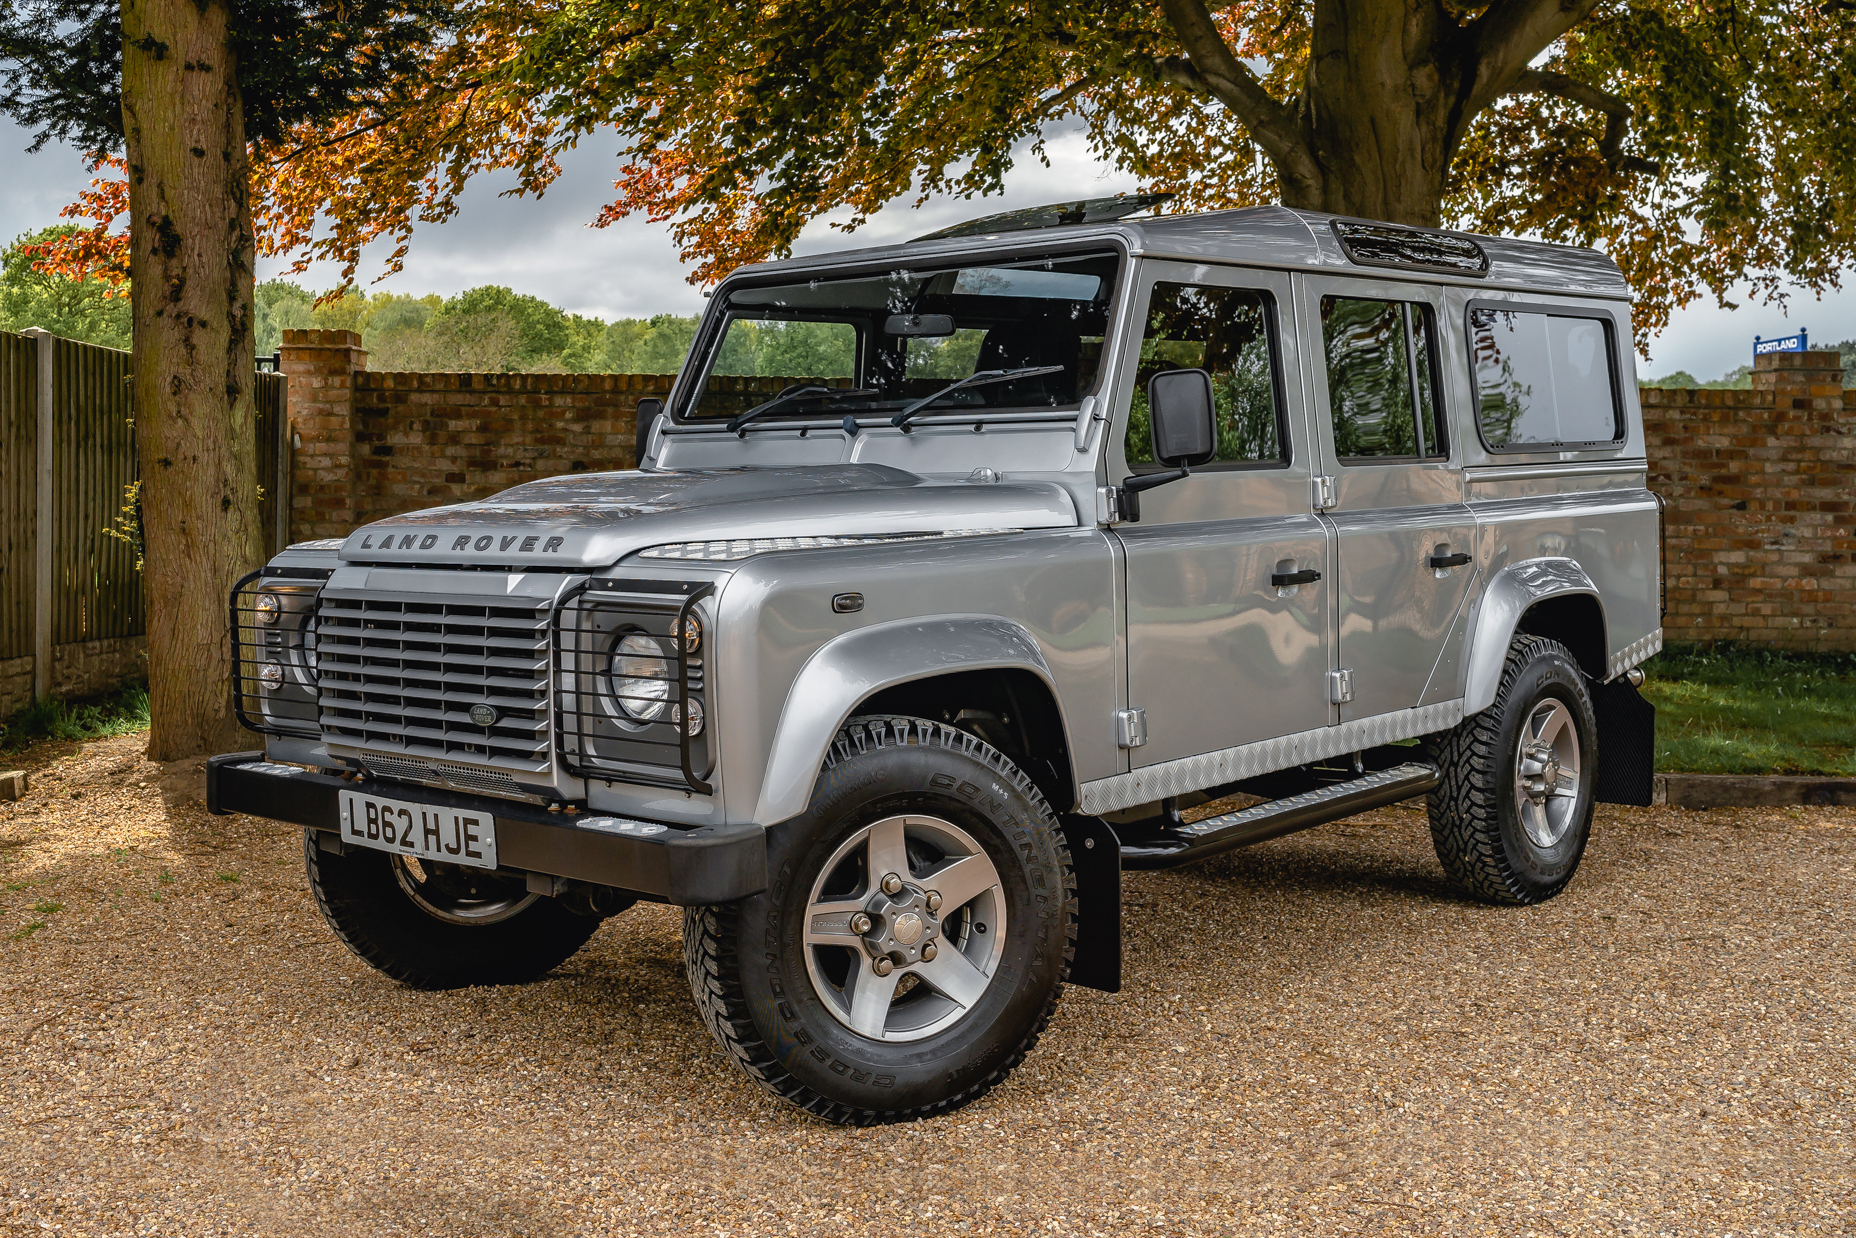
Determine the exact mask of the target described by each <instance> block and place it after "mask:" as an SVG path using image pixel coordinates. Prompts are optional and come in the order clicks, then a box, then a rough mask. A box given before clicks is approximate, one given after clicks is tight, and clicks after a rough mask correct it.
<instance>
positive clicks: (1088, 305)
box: [683, 253, 1121, 422]
mask: <svg viewBox="0 0 1856 1238" xmlns="http://www.w3.org/2000/svg"><path fill="white" fill-rule="evenodd" d="M1120 271H1121V259H1120V258H1119V256H1118V255H1116V254H1113V253H1086V254H1066V255H1055V254H1053V255H1049V256H1042V257H1034V258H1028V259H1022V260H1001V259H992V258H989V259H987V260H985V261H983V262H973V263H971V264H967V265H937V266H933V267H926V268H897V269H894V270H888V271H878V272H872V273H865V274H858V275H848V276H836V277H834V276H829V275H826V276H820V277H816V278H810V279H805V280H795V281H792V282H789V283H780V284H754V285H749V286H746V287H741V288H736V289H733V290H732V291H730V292H728V293H727V294H726V295H725V298H724V301H723V303H722V305H721V306H720V307H719V309H720V314H719V316H718V317H719V323H720V328H719V330H712V331H711V334H710V336H709V338H708V340H707V343H706V345H705V347H706V351H707V359H706V361H705V363H704V365H703V368H702V371H701V375H702V378H701V383H700V385H699V386H697V387H696V388H695V391H696V395H695V396H694V397H693V399H692V400H691V401H690V403H689V405H688V406H686V408H685V410H684V412H683V417H684V418H686V419H691V420H698V421H708V420H711V419H716V418H734V417H738V416H740V415H741V414H742V413H744V412H746V411H747V410H748V409H750V408H753V407H755V406H757V405H761V404H764V403H766V402H767V401H768V400H770V399H771V398H772V397H773V396H774V395H775V393H776V392H779V391H782V390H785V389H788V388H794V387H799V388H805V387H810V388H812V390H809V391H803V390H802V391H798V392H794V393H793V394H791V395H790V396H789V398H788V399H787V400H785V401H784V402H783V403H781V404H780V405H779V406H778V407H777V408H775V409H769V410H767V412H766V414H765V415H764V416H762V415H757V416H756V418H755V420H756V422H763V421H764V422H777V421H779V420H782V419H793V418H798V419H802V420H817V419H819V418H821V417H829V418H830V419H832V420H836V419H838V418H840V417H844V416H847V415H851V416H854V415H858V414H871V413H878V414H880V413H892V414H893V413H899V412H901V411H902V410H904V409H905V408H907V407H909V406H910V405H911V404H912V403H914V402H916V401H918V400H921V399H923V398H925V397H929V396H934V395H935V394H936V393H937V392H938V391H940V390H941V389H942V388H945V387H947V386H949V385H950V384H953V383H955V382H958V381H959V380H961V379H966V378H972V377H974V376H976V375H984V374H985V373H988V372H998V371H1013V370H1026V371H1037V372H1035V373H1027V374H1026V376H1025V377H1022V378H1016V379H1011V380H1009V381H995V382H982V383H978V384H975V385H972V386H966V387H961V388H959V389H957V390H953V391H948V392H946V393H945V394H942V395H941V396H939V398H937V399H935V401H934V402H933V404H931V405H929V406H926V407H924V408H922V409H920V410H919V411H918V412H917V413H915V414H913V418H914V419H916V420H919V419H922V418H931V417H934V416H936V415H937V414H946V413H962V412H967V411H971V410H987V411H1036V410H1041V409H1066V408H1069V409H1073V408H1076V407H1077V406H1078V404H1079V402H1080V401H1081V400H1082V398H1083V397H1084V396H1086V395H1089V394H1090V393H1092V392H1093V391H1094V390H1095V388H1096V383H1097V379H1098V373H1097V371H1098V369H1099V367H1100V363H1101V356H1102V341H1103V337H1104V336H1105V334H1106V333H1107V327H1108V316H1109V307H1110V303H1111V302H1112V300H1113V298H1114V292H1115V287H1116V282H1117V280H1118V278H1119V275H1120ZM743 379H759V380H763V381H759V382H744V381H741V380H743Z"/></svg>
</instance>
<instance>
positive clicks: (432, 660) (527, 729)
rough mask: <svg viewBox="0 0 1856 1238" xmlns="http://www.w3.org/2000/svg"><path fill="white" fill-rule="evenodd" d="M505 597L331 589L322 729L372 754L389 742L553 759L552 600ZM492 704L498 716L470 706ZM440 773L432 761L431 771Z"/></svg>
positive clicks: (325, 601) (324, 617)
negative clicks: (390, 596) (392, 596)
mask: <svg viewBox="0 0 1856 1238" xmlns="http://www.w3.org/2000/svg"><path fill="white" fill-rule="evenodd" d="M498 601H499V602H500V603H501V604H498V605H487V604H485V602H484V601H483V600H481V599H459V600H447V599H438V598H434V599H432V600H430V601H425V600H420V601H390V600H385V599H382V598H379V597H372V596H369V595H367V594H364V593H345V592H338V591H336V590H326V591H324V593H323V595H322V607H321V610H320V613H319V615H318V624H317V637H318V640H317V650H316V652H317V655H318V666H317V673H318V678H319V680H320V681H321V688H322V693H321V696H322V733H323V738H324V739H325V740H326V741H327V742H329V743H332V744H346V745H351V746H353V747H356V748H359V749H362V750H363V752H364V754H365V757H366V759H368V760H370V761H371V760H377V759H379V755H377V754H380V755H387V756H401V757H414V758H417V757H424V758H431V759H440V760H443V759H450V760H453V761H458V762H464V763H467V764H469V765H473V766H480V765H497V766H501V767H503V768H505V769H513V770H516V771H518V772H528V773H545V772H547V771H549V770H550V768H551V765H552V755H551V737H550V729H549V719H548V661H549V618H550V612H551V608H552V603H551V602H547V601H534V602H530V601H527V600H524V599H516V598H508V599H498ZM484 705H487V706H489V707H490V708H491V709H493V710H495V713H496V716H495V718H494V719H493V720H492V721H491V722H490V724H489V725H488V726H485V725H482V724H481V723H480V722H479V721H473V720H472V718H471V716H470V714H471V710H472V708H473V707H476V706H484ZM419 764H420V765H421V766H422V767H423V766H425V763H424V762H420V763H419ZM380 772H381V773H382V774H383V775H384V776H392V775H387V773H386V770H385V769H382V770H381V771H380ZM402 776H405V775H402ZM433 776H434V775H433V774H432V772H431V771H430V769H429V768H425V771H424V772H423V773H422V774H421V775H420V780H421V781H424V780H428V779H430V778H432V777H433ZM442 776H443V777H445V778H447V779H449V778H451V777H454V775H453V774H451V773H450V772H449V771H447V772H446V773H445V774H444V775H442ZM482 789H486V790H488V789H490V788H488V787H485V788H482Z"/></svg>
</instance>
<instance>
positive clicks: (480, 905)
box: [303, 830, 600, 989]
mask: <svg viewBox="0 0 1856 1238" xmlns="http://www.w3.org/2000/svg"><path fill="white" fill-rule="evenodd" d="M303 861H304V867H305V868H306V869H307V870H308V875H309V888H310V889H311V890H312V891H314V892H315V895H316V905H317V906H318V907H320V908H321V909H322V918H323V919H325V920H327V921H328V923H329V927H330V928H331V929H334V930H335V935H336V937H338V938H340V939H341V942H342V944H343V945H345V946H347V947H348V949H350V950H352V951H353V952H354V954H355V956H356V957H358V958H359V959H360V960H361V961H362V962H364V963H366V964H368V965H369V966H371V967H373V968H375V969H376V970H378V971H381V972H384V973H385V974H387V975H389V976H391V977H393V978H394V979H395V980H398V981H401V982H402V983H405V984H409V985H411V986H413V987H414V988H417V989H459V988H464V987H466V986H468V985H475V984H525V983H527V982H528V981H530V980H534V979H537V978H538V977H540V976H542V975H544V974H545V973H547V972H549V971H552V970H553V969H554V968H556V967H558V966H559V965H560V964H562V963H564V962H566V961H567V959H568V957H569V956H571V955H572V954H573V953H574V952H575V951H576V950H578V949H579V948H580V947H581V946H584V945H585V944H586V942H587V938H589V937H591V936H592V935H593V934H594V932H595V931H597V930H598V928H599V925H600V920H599V918H598V917H597V916H591V915H576V914H575V913H573V912H571V911H569V910H568V909H567V908H566V907H565V906H563V905H562V904H561V903H560V902H559V901H558V900H556V899H552V898H544V897H542V896H540V895H537V894H532V893H530V892H529V890H528V886H527V882H526V881H525V880H524V879H523V878H522V877H521V876H519V875H518V876H510V875H509V874H506V873H496V872H486V871H485V870H483V869H478V868H463V867H460V866H458V865H456V864H436V863H433V862H432V861H429V860H419V859H414V858H412V857H411V856H402V855H390V854H388V853H387V852H384V851H371V850H364V849H362V848H359V847H354V848H350V849H349V850H348V851H347V852H346V853H345V854H337V853H335V852H331V851H324V850H323V849H322V848H321V847H320V846H318V845H317V842H316V832H315V831H314V830H304V831H303Z"/></svg>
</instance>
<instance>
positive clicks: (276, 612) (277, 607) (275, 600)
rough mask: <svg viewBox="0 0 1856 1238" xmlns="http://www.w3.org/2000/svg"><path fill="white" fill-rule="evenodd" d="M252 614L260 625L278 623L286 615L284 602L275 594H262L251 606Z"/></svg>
mask: <svg viewBox="0 0 1856 1238" xmlns="http://www.w3.org/2000/svg"><path fill="white" fill-rule="evenodd" d="M251 613H252V614H253V615H254V616H255V617H256V618H257V620H258V622H259V623H265V624H270V623H276V622H277V620H278V617H279V616H281V615H282V614H283V613H284V600H283V599H282V598H280V597H278V596H277V595H276V594H275V593H260V594H259V595H258V600H257V601H255V602H253V603H252V604H251Z"/></svg>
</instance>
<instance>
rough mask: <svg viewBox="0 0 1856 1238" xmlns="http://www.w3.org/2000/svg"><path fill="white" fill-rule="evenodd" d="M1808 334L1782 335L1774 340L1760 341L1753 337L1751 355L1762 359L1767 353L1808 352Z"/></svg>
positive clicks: (1809, 343)
mask: <svg viewBox="0 0 1856 1238" xmlns="http://www.w3.org/2000/svg"><path fill="white" fill-rule="evenodd" d="M1807 334H1808V332H1804V331H1800V332H1799V333H1798V334H1797V335H1782V336H1780V337H1779V338H1778V339H1776V340H1762V339H1760V338H1759V337H1758V336H1757V335H1756V336H1754V337H1753V355H1754V356H1755V357H1763V356H1765V355H1766V354H1767V353H1769V352H1809V351H1811V342H1810V340H1808V339H1807V338H1806V336H1807Z"/></svg>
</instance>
